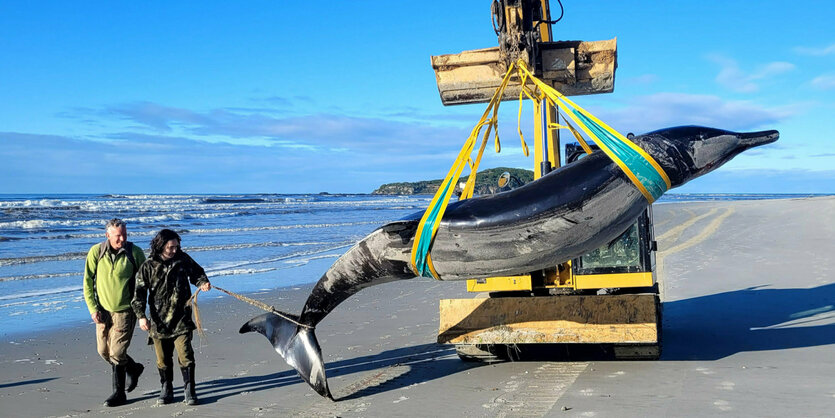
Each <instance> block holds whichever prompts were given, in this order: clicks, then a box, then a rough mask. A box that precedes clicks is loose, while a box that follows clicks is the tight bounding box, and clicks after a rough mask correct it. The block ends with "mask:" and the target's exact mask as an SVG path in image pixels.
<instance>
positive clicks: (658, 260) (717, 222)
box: [655, 207, 735, 301]
mask: <svg viewBox="0 0 835 418" xmlns="http://www.w3.org/2000/svg"><path fill="white" fill-rule="evenodd" d="M718 211H719V208H713V209H711V210H710V211H709V212H707V213H705V214H702V215H699V216H696V217H693V218H690V219H688V220H687V221H686V222H684V223H682V224H681V225H679V226H677V227H675V228H673V229H671V230H669V231H667V232H665V233H664V234H662V235H661V236H660V237H658V240H659V241H660V240H662V239H667V238H669V237H671V236H675V237H676V238H675V239H678V237H680V236H681V234H682V233H683V232H684V230H685V229H687V228H689V227H691V226H693V224H695V223H696V222H698V221H700V220H702V219H705V218H707V217H709V216H713V215H715V214H716V213H717V212H718ZM734 212H735V209H734V208H733V207H729V208H726V209H725V212H723V213H722V214H720V215H719V216H717V217H716V218H715V219H713V220H712V221H710V223H709V224H707V225H706V226H705V227H704V228H702V230H701V232H699V233H698V234H696V236H694V237H692V238H690V239H688V240H687V241H684V242H682V243H679V244H678V245H675V246H673V247H671V248H668V249H666V250H663V251H658V252H656V254H655V265H656V271H657V272H658V273H659V275H660V276H661V277H662V279H661V283H662V286H661V300H662V301H663V300H665V298H664V294H665V293H666V289H665V287H666V286H665V285H664V283H666V282H667V281H666V280H664V279H663V278H664V277H666V272H665V271H664V258H665V257H669V256H671V255H673V254H675V253H678V252H681V251H684V250H686V249H688V248H690V247H692V246H694V245H697V244H700V243H701V242H703V241H704V240H706V239H708V238H709V237H710V236H711V235H713V234H714V233H716V231H717V230H719V227H720V226H721V225H722V222H724V221H725V219H727V218H728V217H729V216H731V215H732V214H733V213H734ZM674 242H675V241H674Z"/></svg>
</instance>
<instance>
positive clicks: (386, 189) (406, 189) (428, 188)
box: [372, 167, 533, 195]
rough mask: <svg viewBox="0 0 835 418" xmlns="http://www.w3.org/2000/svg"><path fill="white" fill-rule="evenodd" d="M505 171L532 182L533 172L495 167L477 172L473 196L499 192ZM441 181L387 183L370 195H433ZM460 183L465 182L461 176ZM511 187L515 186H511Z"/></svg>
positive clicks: (523, 181) (526, 181) (464, 177)
mask: <svg viewBox="0 0 835 418" xmlns="http://www.w3.org/2000/svg"><path fill="white" fill-rule="evenodd" d="M505 171H507V172H509V173H510V174H511V175H513V176H515V177H516V178H517V179H519V180H520V181H521V182H522V183H528V182H531V181H533V171H531V170H524V169H521V168H508V167H497V168H490V169H487V170H484V171H479V172H478V175H477V176H476V181H475V194H492V193H496V192H497V191H498V190H499V185H498V180H499V176H501V175H502V173H504V172H505ZM442 181H443V179H438V180H423V181H415V182H402V183H387V184H384V185H382V186H380V187H378V188H377V190H374V191H373V192H372V194H406V195H409V194H435V192H437V191H438V187H440V186H441V182H442ZM460 181H467V177H466V176H461V179H460ZM513 186H517V185H516V184H513Z"/></svg>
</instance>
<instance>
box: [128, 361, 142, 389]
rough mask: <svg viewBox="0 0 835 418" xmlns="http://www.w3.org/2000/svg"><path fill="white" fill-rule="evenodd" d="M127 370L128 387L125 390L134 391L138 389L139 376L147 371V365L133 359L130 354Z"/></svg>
mask: <svg viewBox="0 0 835 418" xmlns="http://www.w3.org/2000/svg"><path fill="white" fill-rule="evenodd" d="M125 371H126V372H127V374H128V387H127V389H125V391H126V392H133V390H134V389H136V385H137V384H139V376H140V375H141V374H142V372H143V371H145V366H143V365H142V364H140V363H137V362H135V361H133V359H132V358H130V356H128V364H127V366H126V368H125Z"/></svg>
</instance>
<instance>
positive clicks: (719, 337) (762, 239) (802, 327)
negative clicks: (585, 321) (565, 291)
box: [0, 196, 835, 417]
mask: <svg viewBox="0 0 835 418" xmlns="http://www.w3.org/2000/svg"><path fill="white" fill-rule="evenodd" d="M654 213H655V231H656V238H657V241H658V246H659V252H658V254H657V268H658V271H659V281H660V284H661V286H660V288H661V290H662V300H663V306H664V307H663V309H664V323H663V353H662V358H661V360H659V361H631V362H630V361H606V360H599V359H580V360H574V361H521V362H506V363H494V364H478V363H465V362H462V361H461V360H459V359H458V357H457V355H456V354H455V350H454V349H453V347H452V346H446V345H438V344H436V343H435V339H436V334H437V328H438V300H439V299H442V298H454V297H470V296H471V295H468V294H467V292H466V291H465V284H464V283H463V282H436V281H431V280H428V279H414V280H412V281H409V282H403V283H393V284H387V285H383V286H378V287H375V288H370V289H366V290H364V291H362V292H360V293H359V294H358V295H357V296H355V297H354V298H352V299H350V300H348V301H346V302H345V303H344V304H342V305H341V306H340V307H339V308H338V309H337V310H335V311H334V312H333V313H332V314H331V315H330V316H329V317H328V318H326V319H325V320H324V321H323V322H322V323H321V324H320V325H319V326H318V327H317V335H318V337H319V342H320V344H321V346H322V349H323V355H324V357H325V361H326V363H327V375H328V378H329V383H330V387H331V390H332V392H333V394H334V397H335V398H336V399H337V401H336V402H333V401H330V400H328V399H324V398H321V397H319V396H318V395H317V394H316V393H315V392H313V391H312V390H311V389H310V388H309V387H308V386H307V384H305V383H304V382H302V381H301V379H300V378H299V377H298V376H297V375H296V373H295V372H294V371H293V370H292V369H290V368H289V367H288V366H287V365H286V364H285V363H284V361H283V360H282V359H281V358H280V357H279V356H278V355H277V354H276V353H275V352H274V350H273V348H272V347H271V345H270V344H269V343H268V342H267V341H266V339H264V337H263V336H261V335H257V334H247V335H240V334H238V329H239V327H240V326H241V324H243V323H244V322H246V321H247V320H248V319H249V318H251V317H253V316H255V315H257V314H259V313H260V311H259V310H258V309H257V308H254V307H252V306H250V305H247V304H244V303H243V302H240V301H237V300H234V299H232V298H231V297H228V296H222V297H220V296H221V294H220V292H217V291H212V292H210V293H208V294H201V299H200V304H199V306H200V312H201V315H202V319H203V325H204V328H205V330H206V338H205V339H204V340H202V341H201V340H200V339H199V338H198V337H195V350H196V358H197V372H196V374H197V393H198V396H199V397H200V399H201V402H202V403H201V405H198V406H186V405H184V404H182V403H180V402H179V401H181V400H182V390H181V388H182V382H181V379H180V376H179V374H178V373H177V374H175V380H174V383H175V389H176V390H175V400H176V401H178V402H177V403H175V404H172V405H166V406H156V405H155V400H156V396H157V394H158V389H159V379H158V375H157V372H156V370H155V364H154V360H153V358H154V355H153V351H152V347H151V346H148V345H145V333H144V332H143V331H141V330H139V329H138V328H137V329H136V332H135V334H134V340H133V343H132V345H131V349H130V350H129V353H130V354H131V355H132V356H133V357H134V358H135V359H136V360H137V361H140V362H142V363H143V364H144V365H145V367H146V371H145V373H144V374H143V376H142V378H141V380H140V383H139V386H138V387H137V389H136V390H135V391H134V392H132V393H130V394H128V400H129V403H128V405H125V406H122V407H118V408H105V407H103V406H102V402H103V401H104V399H105V398H106V397H107V396H108V395H109V394H110V375H109V368H108V366H107V365H106V364H105V363H104V362H103V361H102V360H101V359H100V358H99V357H98V355H97V354H96V350H95V343H94V335H93V334H94V327H93V325H92V323H91V324H89V325H86V326H81V327H72V328H66V329H62V330H60V331H51V332H42V333H38V334H33V335H31V336H27V337H26V338H23V337H14V338H5V339H3V340H1V341H0V415H2V416H6V417H46V416H98V415H105V416H137V417H170V416H211V417H214V416H218V417H236V416H341V417H351V416H357V417H362V416H381V417H382V416H385V417H390V416H404V417H405V416H409V417H414V416H427V417H428V416H468V417H469V416H472V417H482V416H566V417H569V416H570V417H573V416H579V417H624V416H635V417H638V416H711V415H718V414H723V415H728V416H829V415H831V414H832V412H831V410H832V407H833V406H835V383H833V379H832V376H833V375H835V364H833V362H832V361H831V359H832V358H833V356H835V313H833V312H834V310H835V307H833V306H835V257H833V255H832V254H833V251H835V240H833V238H832V237H833V236H835V215H833V213H835V197H831V196H830V197H818V198H808V199H782V200H768V201H717V202H696V203H672V204H661V205H656V206H655V208H654ZM309 289H310V285H308V286H301V287H294V288H287V289H279V290H274V291H269V292H261V293H254V294H250V296H252V297H254V298H256V299H259V300H262V301H264V302H267V303H269V304H272V305H275V306H276V307H277V308H279V309H281V310H285V311H290V312H298V311H299V310H300V308H301V306H302V304H303V303H304V300H305V298H306V297H307V294H308V292H309ZM230 290H235V289H230Z"/></svg>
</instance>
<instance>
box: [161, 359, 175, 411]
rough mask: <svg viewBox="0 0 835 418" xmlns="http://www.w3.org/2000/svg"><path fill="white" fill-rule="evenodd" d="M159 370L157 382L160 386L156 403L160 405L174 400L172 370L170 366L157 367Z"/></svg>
mask: <svg viewBox="0 0 835 418" xmlns="http://www.w3.org/2000/svg"><path fill="white" fill-rule="evenodd" d="M157 370H159V382H160V384H162V387H160V389H159V398H157V403H158V404H160V405H165V404H169V403H171V402H173V401H174V384H173V382H172V381H173V380H174V370H173V369H172V368H170V367H169V368H167V369H157Z"/></svg>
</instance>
